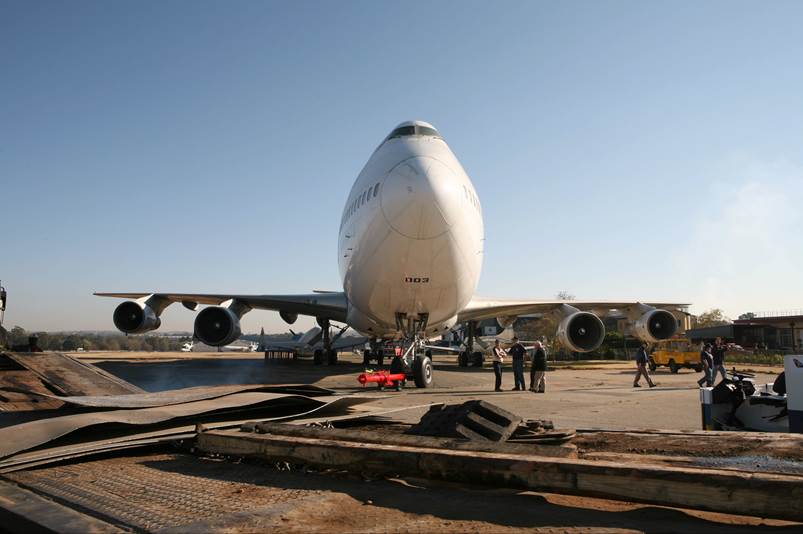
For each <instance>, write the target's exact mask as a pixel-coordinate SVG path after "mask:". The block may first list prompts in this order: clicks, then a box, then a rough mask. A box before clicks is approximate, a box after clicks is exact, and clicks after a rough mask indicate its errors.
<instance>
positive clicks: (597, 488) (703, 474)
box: [198, 431, 803, 521]
mask: <svg viewBox="0 0 803 534" xmlns="http://www.w3.org/2000/svg"><path fill="white" fill-rule="evenodd" d="M198 447H199V448H200V449H201V450H203V451H206V452H209V453H217V454H224V455H233V456H254V457H263V458H269V459H271V460H283V461H288V462H291V463H299V464H308V465H314V466H317V467H323V468H339V469H346V470H352V471H355V472H359V473H362V472H369V473H370V472H373V473H376V474H380V475H399V474H400V475H408V476H424V477H428V478H434V479H442V480H450V481H455V482H466V483H480V484H488V485H495V486H507V487H515V488H523V489H529V490H536V491H548V492H555V493H568V494H573V495H585V496H591V497H601V498H605V499H619V500H627V501H633V502H643V503H649V504H657V505H662V506H676V507H682V508H695V509H700V510H708V511H713V512H725V513H732V514H739V515H752V516H758V517H773V518H779V519H789V520H795V521H801V520H803V477H801V476H793V475H776V474H766V473H741V472H733V471H723V470H717V469H697V468H681V467H666V466H655V465H623V464H622V463H621V462H600V461H587V460H576V459H567V458H547V457H543V456H534V455H525V454H505V453H494V452H481V451H463V450H449V449H428V448H421V447H410V446H402V445H384V444H377V443H359V442H354V441H340V440H328V439H316V438H305V437H295V436H278V435H265V434H248V433H243V432H233V431H210V432H203V433H201V434H199V435H198Z"/></svg>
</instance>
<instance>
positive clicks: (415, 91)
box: [0, 0, 803, 331]
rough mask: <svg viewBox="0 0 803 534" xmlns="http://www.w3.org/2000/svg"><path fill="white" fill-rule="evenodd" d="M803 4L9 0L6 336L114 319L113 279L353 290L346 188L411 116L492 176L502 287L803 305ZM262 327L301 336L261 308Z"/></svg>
mask: <svg viewBox="0 0 803 534" xmlns="http://www.w3.org/2000/svg"><path fill="white" fill-rule="evenodd" d="M802 20H803V3H800V2H785V1H775V2H743V1H726V2H716V1H706V2H680V1H678V2H640V1H634V2H597V1H594V2H535V1H526V2H466V1H460V2H445V1H442V2H389V1H384V2H375V1H366V2H328V1H324V2H281V3H279V2H275V3H272V2H262V1H260V2H196V1H193V2H180V1H172V2H155V1H153V2H105V1H104V2H90V1H81V2H28V1H24V2H17V1H13V2H12V1H8V0H2V1H0V198H1V199H2V202H0V204H2V207H1V208H0V209H1V210H2V211H0V223H2V226H0V235H1V236H2V241H1V242H0V279H2V280H3V283H4V285H6V286H7V287H8V289H9V292H10V303H9V310H8V312H7V314H6V320H7V321H6V323H7V324H6V326H7V327H11V326H13V325H20V326H23V327H25V328H27V329H32V330H39V329H46V330H61V329H112V328H113V326H112V320H111V313H112V310H113V308H114V306H115V305H116V301H114V300H109V299H100V298H97V297H92V296H91V293H92V291H95V290H108V291H126V290H128V291H141V290H161V291H182V292H185V291H186V292H251V293H283V292H299V291H304V292H306V291H309V290H311V289H340V280H339V278H338V273H337V261H336V260H337V258H336V239H337V228H338V222H339V217H340V214H341V210H342V205H343V202H344V201H345V199H346V195H347V193H348V190H349V188H350V187H351V184H352V182H353V180H354V178H355V177H356V175H357V173H358V172H359V170H360V169H361V167H362V165H363V164H364V163H365V161H366V160H367V158H368V157H369V156H370V154H371V152H372V151H373V149H374V148H375V146H376V145H377V144H378V143H379V141H380V140H381V139H382V138H383V136H385V135H386V134H387V133H388V132H389V131H390V129H391V128H393V127H394V126H395V125H396V124H397V123H399V122H401V121H404V120H407V119H423V120H427V121H429V122H432V123H433V124H435V126H436V127H437V128H439V129H440V131H441V132H442V133H443V134H444V136H445V138H446V140H447V142H448V143H449V144H450V146H451V147H452V150H453V151H454V152H455V153H456V154H457V156H458V158H460V160H461V161H462V163H463V166H464V167H465V168H466V170H467V171H468V173H469V175H470V176H471V177H472V179H473V181H474V183H475V185H476V188H477V190H478V193H479V195H480V197H481V200H482V203H483V211H484V214H485V224H486V238H487V247H486V260H485V266H484V269H483V275H482V279H481V282H480V292H481V293H482V294H483V295H493V296H500V297H546V298H549V297H552V296H554V294H555V293H556V292H557V291H560V290H568V291H570V292H571V293H573V294H575V295H577V297H578V298H581V299H583V298H593V299H598V298H608V299H613V298H625V299H644V300H649V299H662V300H680V301H689V302H693V303H695V307H694V308H693V311H697V312H699V311H702V310H704V309H707V308H710V307H714V306H717V307H722V308H724V309H725V310H726V312H727V313H728V314H730V315H731V316H736V315H738V314H739V313H742V312H744V311H750V310H756V311H758V310H773V309H786V308H803V277H802V276H801V275H800V272H801V265H803V246H801V242H802V241H803V238H802V237H801V229H803V217H802V216H801V207H803V161H802V160H803V150H802V149H803V68H801V66H802V65H803V32H801V31H800V24H801V21H802ZM193 317H194V316H193V314H192V313H190V312H188V311H187V310H184V309H183V308H181V307H180V306H174V307H172V308H170V309H168V311H167V312H165V315H164V316H163V319H164V321H163V323H164V326H163V328H165V329H169V330H173V329H190V328H191V324H192V319H193ZM263 325H264V326H265V328H266V330H268V331H279V330H283V329H284V328H285V327H284V326H283V323H281V321H280V319H278V317H277V316H276V314H273V313H270V312H252V313H251V314H249V315H247V316H246V318H245V320H244V326H245V329H246V330H248V331H254V330H258V328H259V327H260V326H263Z"/></svg>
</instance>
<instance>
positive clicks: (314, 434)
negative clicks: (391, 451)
mask: <svg viewBox="0 0 803 534" xmlns="http://www.w3.org/2000/svg"><path fill="white" fill-rule="evenodd" d="M255 428H256V429H257V430H258V431H259V432H264V433H268V434H277V435H282V436H296V437H302V438H324V439H333V440H339V441H357V442H362V443H377V444H384V445H404V446H407V447H421V448H425V449H452V450H462V451H484V452H505V453H508V454H530V455H532V454H535V455H538V456H549V457H553V458H576V457H577V447H576V446H574V445H541V444H537V443H536V444H526V445H523V444H514V443H494V442H489V441H469V440H460V439H452V438H435V437H430V436H414V435H408V434H399V433H383V432H382V430H381V429H379V430H375V431H370V432H369V431H365V430H357V429H351V428H348V429H341V428H326V429H320V428H310V427H304V426H297V425H292V424H286V423H271V422H266V423H257V424H256V425H255Z"/></svg>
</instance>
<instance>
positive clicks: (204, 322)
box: [195, 306, 242, 347]
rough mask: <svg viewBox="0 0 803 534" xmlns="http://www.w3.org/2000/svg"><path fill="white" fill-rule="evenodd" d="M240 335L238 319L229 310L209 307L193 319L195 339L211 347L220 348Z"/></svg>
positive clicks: (220, 307)
mask: <svg viewBox="0 0 803 534" xmlns="http://www.w3.org/2000/svg"><path fill="white" fill-rule="evenodd" d="M240 334H242V330H240V318H239V317H238V316H237V314H236V313H234V312H233V311H232V310H231V309H230V308H224V307H222V306H209V307H208V308H204V309H203V310H201V311H200V312H199V313H198V316H197V317H196V318H195V337H196V338H198V339H200V340H201V341H202V342H204V343H206V344H207V345H211V346H213V347H222V346H223V345H228V344H229V343H231V342H232V341H234V340H236V339H237V338H239V337H240Z"/></svg>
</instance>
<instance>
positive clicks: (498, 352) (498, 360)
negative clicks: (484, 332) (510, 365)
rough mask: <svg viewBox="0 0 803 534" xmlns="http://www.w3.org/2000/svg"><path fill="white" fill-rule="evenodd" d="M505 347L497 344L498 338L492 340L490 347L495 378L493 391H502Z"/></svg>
mask: <svg viewBox="0 0 803 534" xmlns="http://www.w3.org/2000/svg"><path fill="white" fill-rule="evenodd" d="M506 354H507V352H505V349H503V348H502V346H501V345H499V340H498V339H497V340H495V341H494V346H493V348H492V349H491V357H492V358H493V366H494V378H495V379H496V386H495V387H494V391H502V363H504V361H505V355H506Z"/></svg>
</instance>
